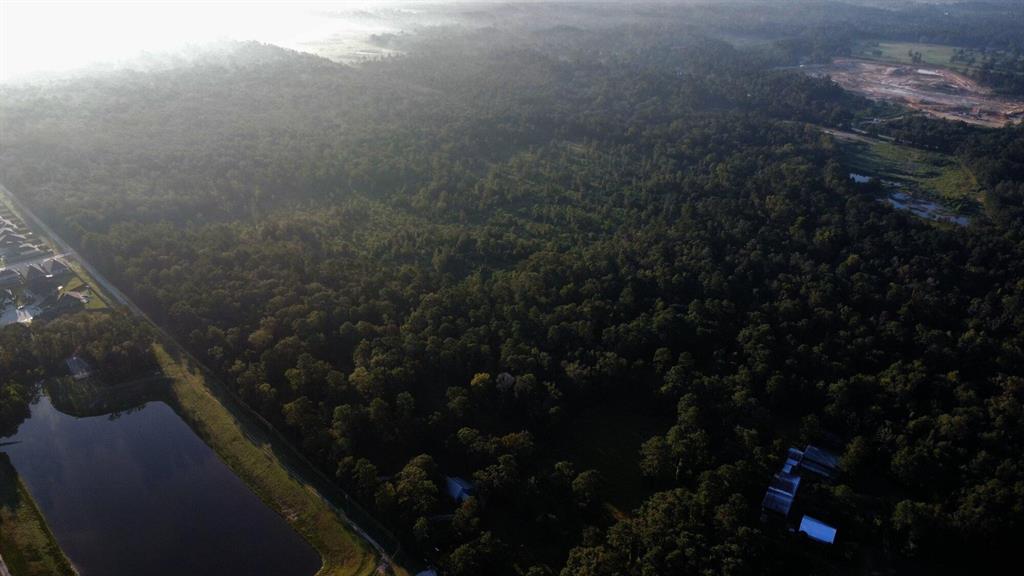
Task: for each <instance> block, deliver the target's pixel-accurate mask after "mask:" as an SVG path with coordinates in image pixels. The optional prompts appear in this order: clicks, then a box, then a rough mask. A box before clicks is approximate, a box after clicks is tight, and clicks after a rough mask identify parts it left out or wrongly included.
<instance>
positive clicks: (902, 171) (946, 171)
mask: <svg viewBox="0 0 1024 576" xmlns="http://www.w3.org/2000/svg"><path fill="white" fill-rule="evenodd" d="M837 139H838V140H839V141H840V143H841V146H842V147H843V152H844V154H843V155H844V158H845V159H846V162H847V164H848V165H849V166H850V168H851V169H853V170H854V171H855V172H857V173H859V174H863V175H865V176H873V177H876V178H879V179H882V180H887V181H890V182H895V183H898V184H901V185H903V186H905V187H907V188H909V189H910V191H912V192H920V193H924V194H927V195H929V196H931V197H933V198H937V199H941V200H942V201H943V203H944V204H946V205H948V206H950V207H954V208H957V209H958V210H959V211H967V212H970V211H972V210H974V209H976V208H977V205H978V202H979V200H980V199H981V196H982V189H981V187H980V186H979V185H978V182H977V180H975V178H974V175H973V174H971V172H970V171H969V170H968V169H967V168H965V167H964V166H963V165H961V164H960V163H959V162H958V161H957V160H956V159H955V158H954V157H952V156H950V155H948V154H942V153H939V152H931V151H927V150H920V149H917V148H912V147H910V146H903V145H900V144H893V143H891V142H885V141H882V140H874V139H869V138H863V137H857V138H855V139H854V138H843V137H842V136H837Z"/></svg>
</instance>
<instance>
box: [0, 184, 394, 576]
mask: <svg viewBox="0 0 1024 576" xmlns="http://www.w3.org/2000/svg"><path fill="white" fill-rule="evenodd" d="M0 193H2V194H3V195H5V196H6V197H7V198H8V199H9V200H10V202H11V203H12V204H13V205H14V207H15V208H16V209H17V211H18V212H19V213H20V214H21V216H22V217H23V218H25V219H26V220H28V222H26V224H28V225H29V226H32V227H33V228H35V230H37V231H41V232H43V234H44V235H45V236H46V237H47V239H48V240H49V241H50V242H51V243H53V244H55V248H57V249H58V250H59V251H60V252H62V253H64V255H65V256H67V257H68V259H69V260H71V259H73V260H75V261H76V262H77V263H78V264H79V265H81V266H82V268H85V271H86V272H88V273H89V275H90V276H91V277H92V279H93V280H94V281H95V282H96V283H97V284H99V285H100V286H101V287H102V289H103V290H104V291H105V292H106V293H107V294H109V295H110V296H111V297H112V298H114V299H115V300H116V301H117V303H119V304H121V305H123V306H125V307H126V308H128V310H129V311H131V313H132V314H135V315H136V316H139V317H141V318H143V319H145V320H146V321H147V322H149V324H150V325H151V326H153V327H154V328H155V329H156V330H157V332H159V333H160V335H161V336H162V337H163V338H164V339H166V340H167V341H169V342H174V343H175V344H176V346H177V348H178V349H179V350H181V351H182V352H183V353H184V354H185V355H186V356H188V358H189V359H190V360H191V361H192V362H193V363H194V364H195V365H197V366H202V363H201V362H199V360H198V359H197V358H195V357H194V356H192V354H190V353H189V352H188V351H187V350H185V348H184V347H183V346H181V345H180V344H178V343H177V340H176V339H175V338H174V337H173V336H171V335H170V334H169V333H168V332H167V331H166V330H164V329H163V328H162V327H161V326H160V325H159V324H157V323H156V322H154V321H153V319H152V318H150V317H149V315H147V314H146V313H145V312H143V311H142V309H141V308H139V307H138V306H136V305H135V303H134V302H132V301H131V299H130V298H128V296H127V295H125V293H124V292H121V291H120V290H118V289H117V286H114V284H113V283H112V282H110V281H109V280H107V279H106V277H104V276H103V274H101V273H100V272H99V270H96V268H94V267H93V266H92V264H89V262H88V261H87V260H85V259H84V258H82V256H81V255H80V254H79V253H78V251H77V250H75V249H74V248H73V247H72V246H71V245H70V244H68V243H67V242H66V241H64V239H63V238H61V237H60V235H58V234H57V233H56V232H54V231H53V229H51V228H50V227H49V226H47V225H46V223H45V222H43V221H42V220H41V219H40V218H39V217H38V216H36V215H35V213H33V212H32V211H31V210H29V209H28V208H27V207H26V206H25V205H24V204H22V203H21V202H20V201H19V200H18V199H17V198H16V197H15V196H14V194H12V193H11V191H10V190H8V189H7V188H6V187H5V186H4V185H3V184H0ZM256 416H258V415H256ZM296 454H297V455H299V457H300V458H301V453H299V452H298V451H296ZM303 460H304V459H303ZM282 464H283V463H282ZM310 466H312V465H310ZM286 468H287V469H288V471H289V472H290V473H292V474H295V475H296V476H299V477H303V476H304V474H303V473H302V472H301V471H299V470H295V469H294V468H292V467H286ZM311 470H315V468H312V467H311ZM319 496H320V497H321V498H323V499H324V501H325V502H327V504H328V505H330V506H331V507H332V508H334V510H335V511H336V512H338V513H339V515H340V516H341V518H342V519H343V520H344V521H345V522H346V523H347V524H348V525H349V526H350V527H351V528H352V530H353V531H355V532H356V534H358V535H359V536H360V537H362V538H363V539H364V540H366V542H368V543H369V544H370V546H372V547H373V548H374V549H375V550H376V551H377V554H378V555H379V556H380V557H381V558H382V563H381V566H387V565H389V564H390V563H391V562H392V560H391V552H389V551H388V550H386V549H385V548H384V546H382V545H381V544H380V543H379V542H378V541H377V540H376V539H374V538H373V537H372V536H370V535H369V534H368V533H367V532H366V530H364V529H363V528H362V527H361V526H359V525H358V524H356V523H355V522H354V521H353V520H352V519H351V518H350V517H349V515H348V514H346V513H345V511H344V510H341V509H340V508H339V507H338V506H337V505H335V504H334V503H333V502H331V500H330V499H329V498H325V497H324V496H323V495H322V494H320V495H319ZM345 497H346V499H348V495H347V494H346V495H345ZM379 569H380V566H378V570H379ZM0 576H10V574H6V573H4V572H3V571H0Z"/></svg>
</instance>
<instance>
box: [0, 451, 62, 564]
mask: <svg viewBox="0 0 1024 576" xmlns="http://www.w3.org/2000/svg"><path fill="white" fill-rule="evenodd" d="M0 556H3V559H4V562H5V563H6V564H7V567H8V568H9V569H10V571H11V574H13V575H14V576H37V575H38V576H64V575H73V574H75V570H74V568H72V567H71V562H70V561H68V559H67V557H66V556H65V555H64V552H63V551H62V550H61V549H60V546H59V545H58V544H57V541H56V540H55V539H54V537H53V533H52V532H50V528H49V526H47V525H46V520H45V519H44V518H43V515H42V513H41V512H40V511H39V508H37V507H36V503H35V501H34V500H32V496H31V495H30V494H29V492H28V489H27V488H25V484H24V483H23V482H22V481H21V478H19V477H18V473H17V471H15V469H14V466H13V465H12V464H11V460H10V458H8V456H7V454H4V453H2V452H0Z"/></svg>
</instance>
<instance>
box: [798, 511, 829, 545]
mask: <svg viewBox="0 0 1024 576" xmlns="http://www.w3.org/2000/svg"><path fill="white" fill-rule="evenodd" d="M799 531H800V532H801V533H803V534H807V536H808V537H809V538H810V539H811V540H815V541H818V542H822V543H824V544H832V543H834V542H835V541H836V529H835V528H833V527H831V526H829V525H828V524H825V523H824V522H822V521H821V520H818V519H817V518H811V517H810V516H804V517H803V519H801V520H800V528H799Z"/></svg>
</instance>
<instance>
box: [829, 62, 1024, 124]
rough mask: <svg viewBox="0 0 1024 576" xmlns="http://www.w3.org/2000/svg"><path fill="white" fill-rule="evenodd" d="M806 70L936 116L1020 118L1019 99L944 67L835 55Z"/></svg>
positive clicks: (1023, 106)
mask: <svg viewBox="0 0 1024 576" xmlns="http://www.w3.org/2000/svg"><path fill="white" fill-rule="evenodd" d="M811 73H812V74H814V75H820V76H830V77H831V78H832V80H834V81H835V82H836V83H838V84H839V85H840V86H842V87H843V88H845V89H847V90H849V91H851V92H856V93H858V94H863V95H864V96H867V97H868V98H872V99H874V100H887V101H890V102H898V103H901V104H904V105H906V106H909V107H910V108H913V109H915V110H921V111H924V112H926V113H928V114H931V115H932V116H937V117H939V118H947V119H950V120H963V121H964V122H969V123H971V124H979V125H982V126H991V127H1001V126H1005V125H1007V124H1013V123H1017V122H1021V121H1022V120H1024V100H1020V99H1013V98H1007V97H1004V96H1000V95H997V94H994V93H993V92H992V91H991V90H989V89H988V88H985V87H984V86H981V85H980V84H978V83H977V82H975V81H974V80H972V79H970V78H968V77H967V76H964V75H963V74H958V73H956V72H953V71H951V70H946V69H944V68H936V67H934V66H927V65H900V64H886V63H881V62H872V61H868V60H857V59H853V58H837V59H836V60H835V61H833V62H832V64H831V65H828V66H823V67H820V68H816V69H814V70H812V71H811Z"/></svg>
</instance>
